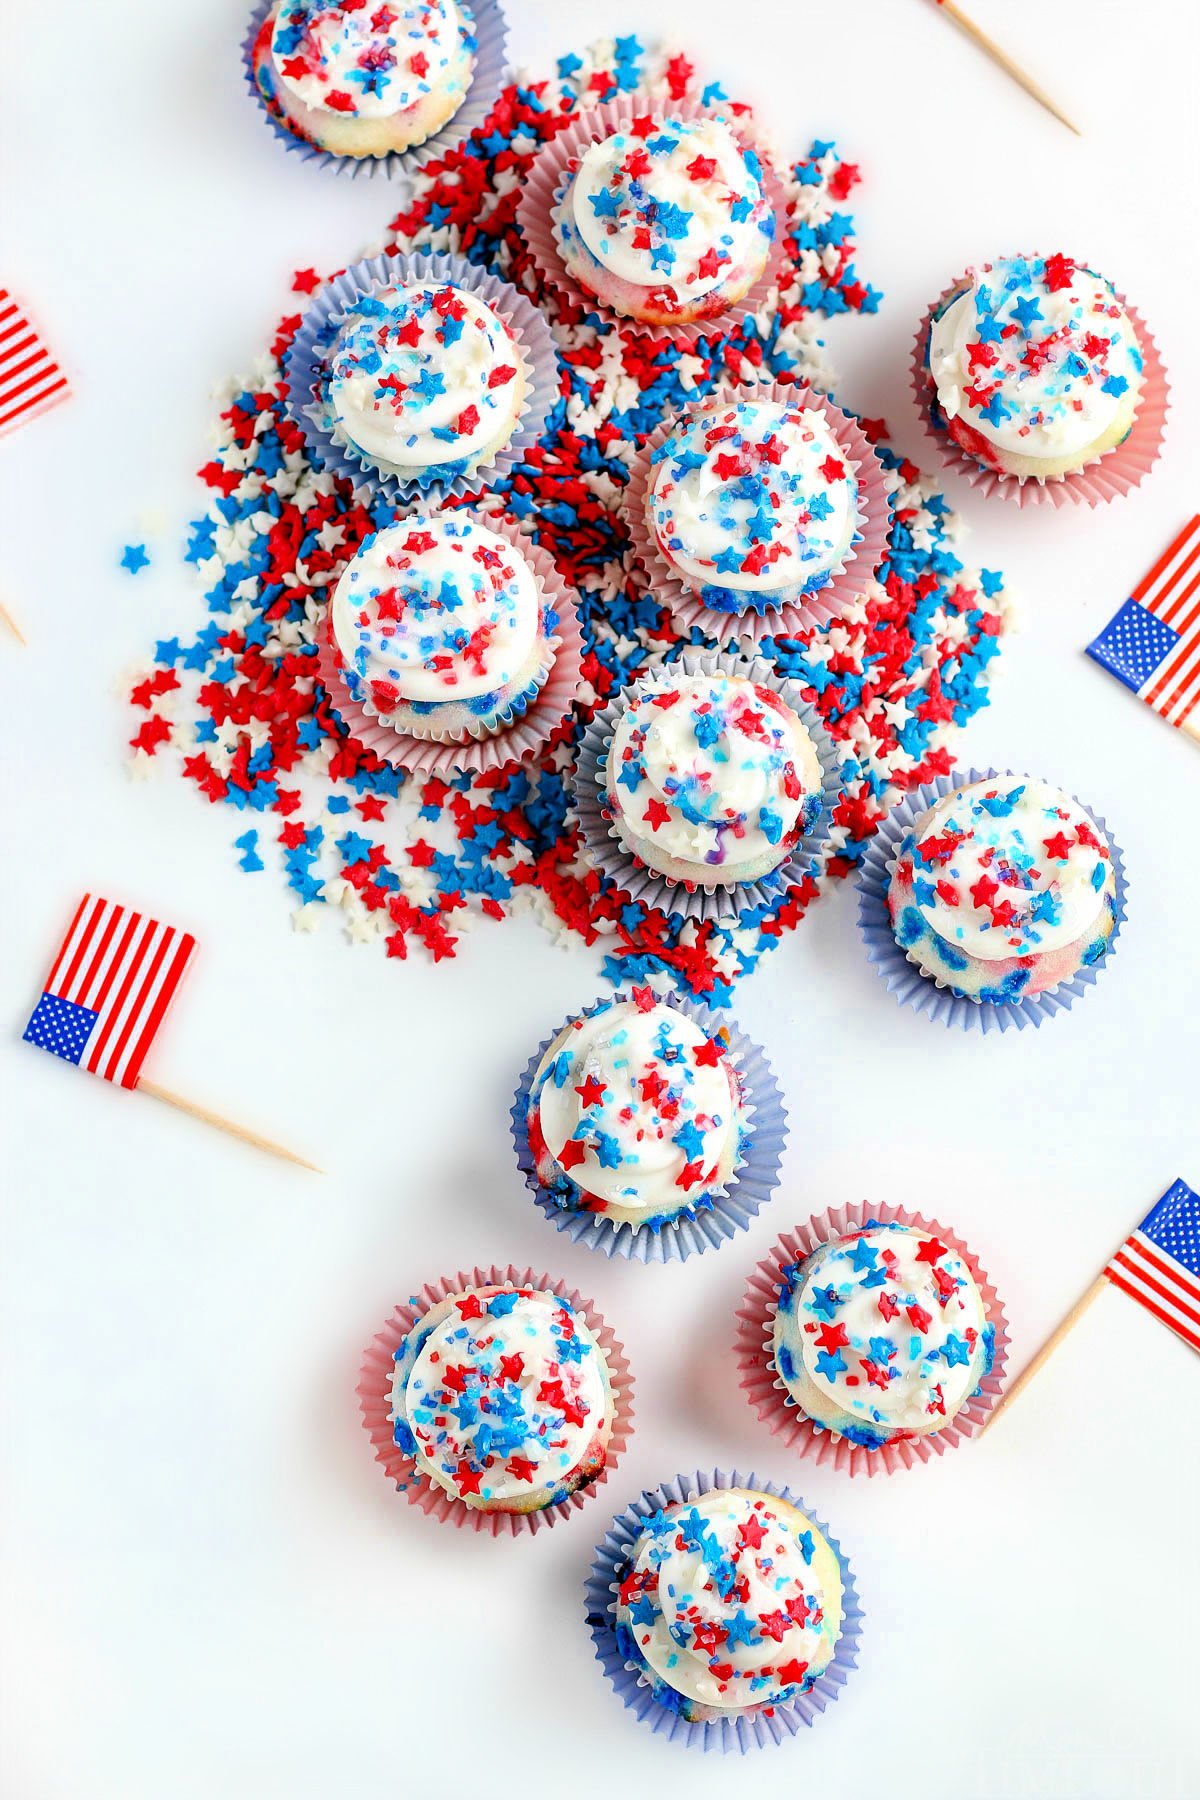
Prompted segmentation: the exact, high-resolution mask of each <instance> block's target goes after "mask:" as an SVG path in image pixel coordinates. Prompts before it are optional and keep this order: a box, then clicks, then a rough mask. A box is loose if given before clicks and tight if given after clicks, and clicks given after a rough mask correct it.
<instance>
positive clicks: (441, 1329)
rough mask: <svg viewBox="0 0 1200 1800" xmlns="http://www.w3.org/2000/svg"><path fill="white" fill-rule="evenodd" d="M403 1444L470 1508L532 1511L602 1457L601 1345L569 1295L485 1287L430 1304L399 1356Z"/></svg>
mask: <svg viewBox="0 0 1200 1800" xmlns="http://www.w3.org/2000/svg"><path fill="white" fill-rule="evenodd" d="M391 1417H392V1421H393V1435H394V1437H395V1441H396V1445H397V1447H398V1449H400V1450H401V1451H402V1452H403V1453H404V1454H405V1455H406V1456H412V1457H414V1458H415V1460H416V1462H417V1466H418V1467H419V1468H420V1469H421V1470H422V1471H423V1472H424V1473H425V1474H426V1475H428V1476H429V1477H430V1479H431V1480H432V1481H435V1482H436V1483H437V1484H438V1485H439V1486H440V1487H442V1488H445V1490H446V1492H447V1493H449V1494H451V1495H452V1496H454V1497H455V1498H456V1499H459V1500H463V1501H465V1502H466V1504H467V1505H468V1506H474V1507H486V1508H492V1509H494V1510H503V1511H510V1512H529V1511H536V1510H539V1509H540V1508H541V1507H543V1506H547V1505H553V1504H555V1503H556V1502H557V1501H560V1500H563V1499H565V1498H566V1496H567V1495H568V1494H569V1493H571V1492H573V1491H574V1490H575V1488H577V1487H578V1486H580V1485H581V1482H582V1481H583V1480H591V1479H594V1477H595V1475H596V1474H597V1473H598V1472H599V1470H600V1468H601V1467H602V1466H603V1462H604V1445H605V1443H606V1441H607V1436H608V1428H609V1425H610V1423H611V1419H612V1396H611V1392H610V1388H609V1379H608V1369H607V1364H606V1362H605V1357H604V1352H603V1350H602V1349H601V1347H600V1345H599V1344H598V1343H597V1342H596V1339H595V1338H594V1337H593V1335H592V1333H591V1332H590V1331H589V1329H588V1327H587V1324H586V1323H585V1321H584V1320H583V1319H582V1318H581V1317H580V1315H579V1313H578V1312H576V1311H575V1309H574V1308H573V1307H572V1306H571V1305H570V1303H569V1302H568V1301H567V1300H564V1299H561V1298H560V1297H559V1296H558V1295H556V1294H547V1293H542V1292H540V1291H538V1290H537V1289H534V1288H511V1287H502V1288H501V1287H483V1288H475V1289H471V1290H469V1291H468V1292H466V1293H462V1294H455V1295H451V1296H450V1298H448V1299H446V1300H443V1301H440V1302H439V1303H438V1305H436V1306H434V1307H432V1308H431V1309H430V1310H429V1311H428V1312H427V1313H426V1314H425V1315H424V1316H423V1317H422V1318H421V1319H420V1320H419V1321H418V1322H417V1324H416V1325H415V1326H414V1327H413V1329H412V1330H411V1331H410V1332H409V1334H408V1336H407V1337H406V1338H405V1340H404V1342H403V1343H402V1344H400V1345H399V1346H398V1348H397V1350H396V1352H395V1372H394V1375H393V1378H392V1405H391Z"/></svg>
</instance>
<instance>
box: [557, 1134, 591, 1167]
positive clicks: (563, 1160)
mask: <svg viewBox="0 0 1200 1800" xmlns="http://www.w3.org/2000/svg"><path fill="white" fill-rule="evenodd" d="M586 1156H587V1145H586V1144H581V1143H580V1142H579V1139H578V1138H568V1139H567V1141H566V1143H565V1144H564V1145H563V1147H562V1149H561V1150H560V1151H559V1153H558V1160H559V1163H560V1165H561V1167H562V1168H564V1169H575V1168H578V1166H579V1164H580V1163H581V1162H583V1160H584V1158H585V1157H586Z"/></svg>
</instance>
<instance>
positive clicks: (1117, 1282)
mask: <svg viewBox="0 0 1200 1800" xmlns="http://www.w3.org/2000/svg"><path fill="white" fill-rule="evenodd" d="M1104 1273H1105V1274H1106V1275H1107V1276H1108V1279H1109V1280H1110V1281H1111V1282H1112V1284H1113V1286H1114V1287H1119V1288H1120V1290H1121V1292H1122V1293H1123V1294H1128V1295H1129V1297H1130V1299H1131V1300H1136V1301H1137V1302H1138V1304H1139V1306H1144V1307H1145V1308H1146V1311H1147V1312H1151V1313H1153V1314H1154V1316H1155V1318H1156V1319H1161V1320H1162V1322H1163V1324H1164V1325H1169V1326H1170V1328H1171V1330H1172V1331H1173V1332H1174V1333H1175V1334H1176V1336H1177V1337H1181V1338H1182V1339H1183V1341H1184V1343H1185V1344H1190V1345H1191V1346H1192V1349H1193V1350H1200V1336H1197V1335H1196V1333H1195V1332H1192V1331H1189V1330H1188V1328H1187V1326H1186V1325H1185V1324H1184V1323H1183V1321H1182V1320H1181V1319H1173V1318H1172V1317H1171V1315H1170V1313H1165V1312H1164V1311H1163V1309H1162V1307H1161V1306H1156V1305H1155V1304H1154V1302H1153V1300H1151V1299H1150V1297H1149V1296H1148V1295H1147V1294H1143V1293H1142V1291H1141V1289H1140V1288H1135V1287H1133V1286H1131V1284H1130V1283H1129V1282H1128V1281H1126V1280H1124V1278H1123V1277H1122V1276H1120V1275H1118V1274H1116V1273H1115V1272H1114V1270H1113V1267H1112V1264H1111V1263H1110V1264H1109V1266H1108V1268H1107V1269H1105V1271H1104Z"/></svg>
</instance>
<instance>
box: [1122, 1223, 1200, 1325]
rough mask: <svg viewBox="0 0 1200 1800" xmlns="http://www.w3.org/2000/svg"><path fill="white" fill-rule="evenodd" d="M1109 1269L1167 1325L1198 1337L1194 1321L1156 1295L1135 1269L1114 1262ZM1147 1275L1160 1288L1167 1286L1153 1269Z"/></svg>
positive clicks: (1160, 1295)
mask: <svg viewBox="0 0 1200 1800" xmlns="http://www.w3.org/2000/svg"><path fill="white" fill-rule="evenodd" d="M1125 1250H1126V1254H1127V1255H1128V1253H1129V1252H1128V1246H1125ZM1111 1269H1112V1272H1113V1274H1115V1275H1117V1276H1119V1277H1120V1279H1121V1280H1122V1281H1124V1282H1126V1283H1127V1284H1128V1286H1129V1287H1131V1288H1132V1289H1133V1290H1134V1292H1135V1293H1136V1295H1137V1296H1138V1297H1139V1298H1140V1299H1144V1301H1145V1303H1146V1305H1147V1306H1150V1307H1154V1308H1156V1310H1157V1311H1158V1312H1160V1313H1162V1314H1164V1315H1165V1317H1166V1320H1167V1322H1168V1323H1169V1324H1171V1325H1174V1326H1176V1327H1177V1328H1178V1329H1179V1330H1180V1331H1181V1332H1184V1333H1186V1334H1187V1336H1188V1337H1192V1338H1196V1337H1200V1326H1198V1325H1197V1324H1196V1321H1195V1319H1192V1318H1189V1317H1188V1315H1187V1313H1186V1312H1184V1310H1183V1308H1182V1307H1181V1306H1178V1305H1176V1304H1175V1302H1174V1301H1172V1300H1169V1299H1166V1298H1164V1296H1163V1295H1162V1294H1160V1293H1158V1292H1157V1291H1156V1290H1155V1289H1154V1288H1153V1287H1151V1285H1150V1281H1148V1280H1147V1279H1146V1277H1145V1276H1143V1275H1141V1274H1139V1273H1138V1271H1137V1270H1136V1269H1131V1268H1129V1267H1127V1265H1126V1264H1125V1263H1119V1262H1116V1261H1114V1262H1113V1263H1112V1264H1111ZM1148 1273H1149V1275H1150V1277H1151V1278H1152V1279H1153V1280H1155V1281H1157V1282H1159V1284H1160V1285H1161V1286H1167V1285H1168V1284H1167V1283H1165V1282H1164V1281H1163V1278H1162V1276H1161V1275H1158V1274H1156V1273H1155V1271H1154V1270H1153V1269H1151V1270H1150V1271H1148Z"/></svg>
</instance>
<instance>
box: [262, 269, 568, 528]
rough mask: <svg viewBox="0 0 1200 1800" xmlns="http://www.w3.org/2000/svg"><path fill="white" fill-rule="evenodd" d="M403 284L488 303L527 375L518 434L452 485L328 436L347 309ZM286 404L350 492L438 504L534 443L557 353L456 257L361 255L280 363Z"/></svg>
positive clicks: (530, 310) (550, 339)
mask: <svg viewBox="0 0 1200 1800" xmlns="http://www.w3.org/2000/svg"><path fill="white" fill-rule="evenodd" d="M409 282H413V283H415V282H436V283H438V284H439V285H440V284H449V285H450V286H453V287H459V288H464V289H466V291H467V292H468V293H471V294H474V295H475V296H476V297H477V298H478V299H480V300H483V301H486V303H487V304H488V305H489V306H490V307H491V308H492V309H493V311H495V312H497V313H499V314H500V316H501V317H502V318H504V319H505V320H506V322H507V323H508V324H509V325H510V326H511V327H512V329H513V334H514V336H515V337H516V340H517V349H518V351H519V353H520V357H521V361H522V363H523V364H524V369H525V376H526V391H525V399H524V402H523V404H522V407H521V412H520V415H519V417H518V419H517V425H516V430H515V431H514V432H513V435H512V437H511V438H510V439H509V442H508V443H507V444H506V445H505V447H504V448H503V449H502V450H498V451H497V452H496V454H495V455H494V456H492V457H489V458H488V459H487V460H486V461H485V462H483V463H480V464H479V466H478V467H477V468H476V469H475V470H474V471H473V472H472V473H471V474H469V475H456V476H454V477H453V478H452V479H451V480H450V481H445V480H440V479H438V480H432V481H427V480H423V479H421V478H420V477H409V478H405V477H403V476H400V475H395V474H392V473H390V472H389V471H387V470H384V469H381V468H379V467H378V465H377V464H376V463H375V462H373V461H372V459H371V458H370V457H369V456H367V455H366V454H365V452H362V451H357V450H353V449H351V448H350V447H349V446H348V445H346V444H341V443H339V442H338V441H337V439H336V438H335V437H334V436H333V432H332V424H331V421H330V419H329V417H328V407H327V405H326V404H325V403H324V401H323V399H321V398H318V395H323V392H324V382H325V378H326V375H327V373H328V368H329V353H330V349H331V347H332V344H333V340H334V339H335V337H336V336H337V331H338V326H339V324H340V321H341V319H342V316H343V314H344V313H345V311H346V309H347V308H348V307H350V306H352V305H353V304H354V302H355V301H356V300H357V299H359V298H360V296H361V295H363V294H367V293H374V292H377V291H378V290H379V289H380V288H384V287H389V286H393V285H397V286H399V285H403V284H405V283H409ZM283 374H284V380H285V381H286V383H287V388H288V407H289V410H290V412H291V414H292V417H293V419H294V420H295V421H296V424H297V425H298V426H299V427H300V430H301V432H302V433H303V436H304V442H305V445H306V446H307V448H308V452H309V454H310V456H311V457H312V458H313V460H314V462H316V464H317V465H318V467H320V468H322V469H325V470H327V471H328V472H329V473H330V474H331V475H341V476H343V477H344V478H345V479H346V480H347V481H349V482H351V483H352V484H353V485H354V486H355V487H369V488H372V489H374V490H375V491H377V492H378V493H380V494H382V495H384V496H385V498H386V499H388V500H390V501H391V502H392V503H393V505H395V506H398V507H402V508H404V507H412V506H420V507H432V506H440V505H441V504H442V502H443V501H445V500H446V499H448V498H449V497H450V496H451V495H463V494H477V493H479V492H480V490H481V489H483V488H485V487H488V486H490V485H491V484H492V483H494V482H495V481H497V480H499V479H500V477H501V476H504V475H507V474H509V473H510V471H511V470H512V469H513V468H515V467H516V465H517V464H518V463H519V462H520V461H521V460H522V459H523V457H524V456H525V454H526V452H527V451H529V450H530V449H531V448H532V447H533V445H534V444H536V443H537V441H538V439H539V438H540V437H541V435H542V433H543V431H544V430H545V429H546V420H547V419H548V418H549V416H550V414H551V412H552V411H553V410H554V407H555V405H556V403H557V400H558V353H557V351H556V349H555V346H554V336H553V333H552V332H551V330H550V327H549V325H548V324H547V323H546V321H545V319H544V318H543V317H542V314H541V313H540V312H539V311H538V309H537V307H536V306H534V304H533V302H532V301H531V300H529V299H528V298H527V297H526V296H525V295H524V294H522V293H521V292H520V291H519V290H518V289H517V288H515V287H513V286H511V285H510V283H509V282H507V281H502V280H501V279H500V277H499V276H498V275H493V274H491V273H490V272H489V271H488V270H487V269H480V268H476V266H475V264H474V263H469V262H467V261H466V260H465V259H464V258H462V257H458V256H444V255H434V254H432V253H430V252H428V251H417V252H416V253H414V254H413V255H411V256H366V257H364V258H363V259H362V261H361V262H356V263H354V264H353V265H352V266H351V267H350V268H348V269H343V271H342V273H341V274H340V275H335V276H334V277H333V279H332V280H331V281H328V282H326V283H325V285H324V287H322V288H321V289H320V290H319V292H318V293H317V295H316V296H315V298H314V299H313V301H312V303H311V305H310V306H309V308H308V310H307V311H306V313H305V314H304V317H303V319H302V320H301V323H300V328H299V330H298V331H297V332H296V335H295V337H294V338H293V339H292V341H291V343H290V345H289V346H288V349H287V351H286V353H285V355H284V359H283Z"/></svg>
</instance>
